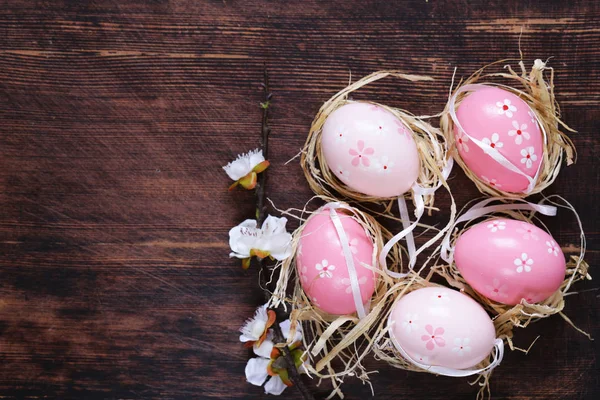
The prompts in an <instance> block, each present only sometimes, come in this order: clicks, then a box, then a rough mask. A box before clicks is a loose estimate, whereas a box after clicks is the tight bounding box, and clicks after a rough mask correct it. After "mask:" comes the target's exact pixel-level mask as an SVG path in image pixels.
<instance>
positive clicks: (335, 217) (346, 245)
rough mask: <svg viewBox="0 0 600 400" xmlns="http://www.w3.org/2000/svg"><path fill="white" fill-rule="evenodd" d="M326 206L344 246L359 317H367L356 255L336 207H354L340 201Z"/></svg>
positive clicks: (343, 250) (343, 249) (348, 208)
mask: <svg viewBox="0 0 600 400" xmlns="http://www.w3.org/2000/svg"><path fill="white" fill-rule="evenodd" d="M324 208H325V209H329V217H330V218H331V222H333V226H334V227H335V231H336V232H337V235H338V238H339V240H340V244H341V246H342V252H343V254H344V258H345V259H346V266H347V267H348V277H349V279H350V288H351V289H352V298H353V300H354V305H355V307H356V313H357V315H358V318H359V319H363V318H364V317H366V315H367V312H368V311H367V310H366V309H365V306H364V305H363V302H362V295H361V294H360V284H359V283H358V276H357V274H356V265H355V264H354V256H353V255H352V251H351V250H350V245H349V242H348V236H347V235H346V231H345V230H344V226H343V225H342V221H341V219H340V216H339V215H338V213H337V211H336V209H339V208H343V209H346V210H350V211H352V208H350V207H349V206H347V205H345V204H342V203H338V202H334V203H328V204H326V205H325V206H324ZM365 232H366V231H365Z"/></svg>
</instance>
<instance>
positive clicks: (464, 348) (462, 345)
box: [452, 338, 471, 357]
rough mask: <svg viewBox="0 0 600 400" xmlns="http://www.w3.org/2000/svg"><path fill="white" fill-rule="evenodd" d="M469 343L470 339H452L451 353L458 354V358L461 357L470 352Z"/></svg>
mask: <svg viewBox="0 0 600 400" xmlns="http://www.w3.org/2000/svg"><path fill="white" fill-rule="evenodd" d="M469 343H471V339H470V338H464V339H460V338H456V339H454V347H453V348H452V351H453V352H454V353H456V354H458V356H459V357H462V356H463V355H464V354H465V353H470V352H471V346H469Z"/></svg>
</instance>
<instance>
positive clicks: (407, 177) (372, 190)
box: [322, 102, 420, 197]
mask: <svg viewBox="0 0 600 400" xmlns="http://www.w3.org/2000/svg"><path fill="white" fill-rule="evenodd" d="M322 146H323V153H324V156H325V161H326V163H327V165H328V166H329V168H330V169H331V171H332V172H333V173H334V174H335V176H336V177H338V179H339V180H340V181H342V182H343V183H344V184H345V185H346V186H348V187H349V188H351V189H353V190H355V191H357V192H360V193H363V194H367V195H370V196H375V197H395V196H400V195H402V194H404V193H406V192H407V191H408V190H410V188H411V186H412V185H413V184H414V183H415V181H416V180H417V177H418V175H419V168H420V162H419V155H418V152H417V146H416V144H415V142H414V140H413V137H412V132H411V130H410V129H408V128H407V127H406V126H405V125H404V124H403V123H402V122H401V121H400V120H399V119H398V118H396V116H394V115H393V114H392V113H390V112H389V111H387V110H385V109H384V108H383V107H380V106H378V105H374V104H370V103H362V102H355V103H350V104H346V105H344V106H342V107H340V108H338V109H337V110H335V111H334V112H333V113H331V114H330V115H329V117H327V120H326V121H325V124H324V125H323V132H322Z"/></svg>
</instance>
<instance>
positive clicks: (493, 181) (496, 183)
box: [481, 175, 502, 188]
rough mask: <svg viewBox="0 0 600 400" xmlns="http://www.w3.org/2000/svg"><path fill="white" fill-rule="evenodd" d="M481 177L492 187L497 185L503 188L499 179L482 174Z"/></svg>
mask: <svg viewBox="0 0 600 400" xmlns="http://www.w3.org/2000/svg"><path fill="white" fill-rule="evenodd" d="M481 179H483V181H484V182H485V183H487V184H488V185H490V186H491V187H495V188H501V187H502V185H501V184H499V183H498V181H497V180H496V179H490V178H488V177H487V176H484V175H482V176H481Z"/></svg>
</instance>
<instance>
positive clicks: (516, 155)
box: [454, 86, 543, 193]
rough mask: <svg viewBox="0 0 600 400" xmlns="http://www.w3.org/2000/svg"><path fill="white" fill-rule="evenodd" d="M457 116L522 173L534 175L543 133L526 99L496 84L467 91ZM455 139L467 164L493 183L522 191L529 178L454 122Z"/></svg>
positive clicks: (464, 126)
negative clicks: (511, 168) (492, 153)
mask: <svg viewBox="0 0 600 400" xmlns="http://www.w3.org/2000/svg"><path fill="white" fill-rule="evenodd" d="M456 116H457V118H458V121H459V122H460V124H461V126H462V128H463V129H464V130H465V132H467V134H468V135H469V136H471V137H473V138H475V139H477V140H480V141H482V142H483V143H485V144H487V145H488V146H490V148H491V149H494V150H497V151H498V152H499V153H500V154H502V155H503V156H504V157H505V158H506V159H507V160H508V161H510V163H511V164H513V165H514V166H516V167H517V168H518V169H519V170H520V171H522V172H523V173H524V174H526V175H528V176H530V177H532V178H533V177H535V175H536V172H537V170H538V167H539V165H540V163H541V162H542V151H543V136H542V132H541V130H540V128H539V126H538V122H537V119H536V117H535V115H534V113H533V111H532V110H531V108H530V107H529V105H527V103H525V102H524V101H523V100H521V99H520V98H519V97H518V96H516V95H515V94H513V93H511V92H509V91H506V90H504V89H500V88H497V87H491V86H488V87H484V88H481V89H478V90H476V91H474V92H472V93H469V94H468V95H467V96H466V97H465V98H464V99H463V100H462V102H461V103H460V104H459V106H458V108H457V110H456ZM454 132H455V142H456V146H457V148H458V152H459V154H460V156H461V158H462V159H463V160H464V162H465V164H466V165H467V167H468V168H469V169H470V170H471V171H472V172H473V173H475V175H477V176H478V177H479V178H480V179H481V180H483V181H484V182H486V183H487V184H488V185H490V186H492V187H496V188H498V189H501V190H504V191H507V192H515V193H516V192H523V191H525V190H526V189H527V185H528V180H527V178H525V177H524V176H521V175H519V174H518V173H516V172H513V171H510V170H509V169H507V168H506V167H505V166H503V165H501V164H500V163H498V162H497V161H496V160H494V159H493V158H492V157H491V156H490V154H491V151H490V150H489V149H486V150H484V149H482V148H480V147H479V146H477V145H476V144H475V143H474V142H473V141H471V140H469V138H468V137H467V136H465V135H464V134H463V133H462V132H461V131H460V130H459V129H458V127H456V126H455V130H454Z"/></svg>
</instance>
